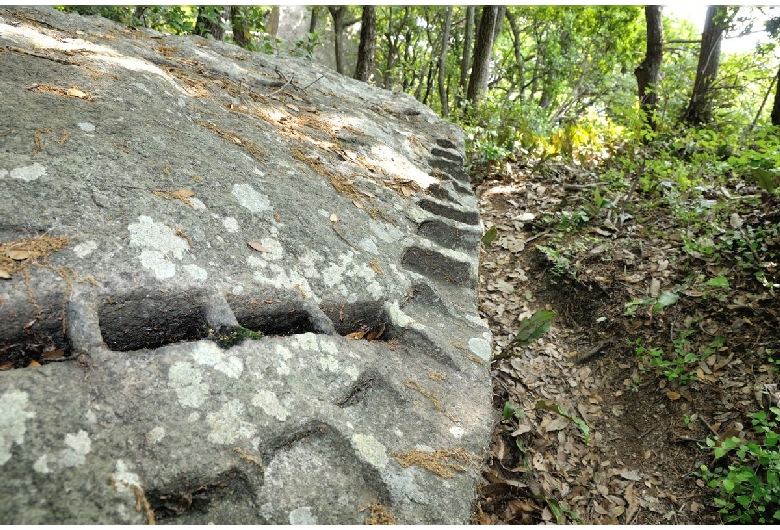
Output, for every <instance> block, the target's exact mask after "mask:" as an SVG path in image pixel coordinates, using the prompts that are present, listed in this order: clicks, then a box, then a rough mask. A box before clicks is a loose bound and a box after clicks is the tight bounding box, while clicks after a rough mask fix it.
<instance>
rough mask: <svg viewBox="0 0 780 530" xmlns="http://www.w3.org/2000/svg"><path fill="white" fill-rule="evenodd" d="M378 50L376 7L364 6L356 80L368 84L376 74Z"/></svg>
mask: <svg viewBox="0 0 780 530" xmlns="http://www.w3.org/2000/svg"><path fill="white" fill-rule="evenodd" d="M375 48H376V7H374V6H363V18H362V20H361V23H360V47H359V48H358V60H357V66H355V76H354V77H355V79H357V80H358V81H363V82H365V83H368V79H369V78H370V77H371V74H373V73H374V52H375Z"/></svg>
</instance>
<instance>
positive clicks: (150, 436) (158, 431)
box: [146, 425, 165, 445]
mask: <svg viewBox="0 0 780 530" xmlns="http://www.w3.org/2000/svg"><path fill="white" fill-rule="evenodd" d="M163 438H165V427H163V426H161V425H158V426H157V427H155V428H154V429H152V430H151V431H149V432H148V433H146V443H147V444H149V445H154V444H158V443H160V442H161V441H162V439H163Z"/></svg>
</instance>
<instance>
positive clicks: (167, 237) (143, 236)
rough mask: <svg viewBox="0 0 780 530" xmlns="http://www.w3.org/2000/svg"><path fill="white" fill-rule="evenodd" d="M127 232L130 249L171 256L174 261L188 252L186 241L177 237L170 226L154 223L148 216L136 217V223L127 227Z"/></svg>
mask: <svg viewBox="0 0 780 530" xmlns="http://www.w3.org/2000/svg"><path fill="white" fill-rule="evenodd" d="M127 230H128V231H129V232H130V246H131V247H141V248H146V249H151V250H156V251H159V252H162V253H164V254H173V256H174V257H175V258H176V259H181V258H182V255H183V254H184V252H186V251H188V250H189V243H187V240H186V239H184V238H181V237H179V236H177V235H176V232H175V231H174V230H173V228H171V227H170V226H168V225H166V224H164V223H155V222H154V220H153V219H152V218H151V217H149V216H148V215H140V216H138V222H137V223H133V224H131V225H129V226H128V227H127Z"/></svg>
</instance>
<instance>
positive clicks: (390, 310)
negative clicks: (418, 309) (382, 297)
mask: <svg viewBox="0 0 780 530" xmlns="http://www.w3.org/2000/svg"><path fill="white" fill-rule="evenodd" d="M385 311H386V312H387V316H388V317H389V318H390V322H392V323H393V325H395V326H398V327H399V328H408V327H415V328H417V329H421V328H423V327H424V326H423V325H422V324H419V323H418V322H416V321H415V320H414V319H413V318H412V317H410V316H409V315H407V314H406V313H404V312H403V311H401V307H400V306H399V305H398V300H393V301H392V302H385ZM413 324H414V326H413Z"/></svg>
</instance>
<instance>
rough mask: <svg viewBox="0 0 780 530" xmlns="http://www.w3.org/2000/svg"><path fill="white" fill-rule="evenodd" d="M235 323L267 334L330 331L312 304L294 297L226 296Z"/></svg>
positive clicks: (287, 334) (282, 335) (323, 318)
mask: <svg viewBox="0 0 780 530" xmlns="http://www.w3.org/2000/svg"><path fill="white" fill-rule="evenodd" d="M228 304H229V305H230V308H231V309H232V311H233V314H235V316H236V320H237V321H238V324H239V325H240V326H242V327H244V328H247V329H250V330H252V331H256V332H258V333H262V334H263V335H267V336H281V337H285V336H289V335H299V334H302V333H318V334H321V333H326V334H327V333H331V332H332V324H331V323H330V322H329V321H328V319H327V318H326V317H325V316H324V315H322V313H321V312H320V311H319V309H318V308H316V307H311V306H308V305H306V304H305V303H304V302H301V301H296V300H292V301H291V300H274V299H261V298H260V299H259V298H258V297H247V296H242V297H237V296H233V297H228Z"/></svg>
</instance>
